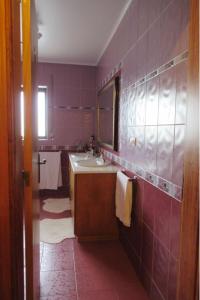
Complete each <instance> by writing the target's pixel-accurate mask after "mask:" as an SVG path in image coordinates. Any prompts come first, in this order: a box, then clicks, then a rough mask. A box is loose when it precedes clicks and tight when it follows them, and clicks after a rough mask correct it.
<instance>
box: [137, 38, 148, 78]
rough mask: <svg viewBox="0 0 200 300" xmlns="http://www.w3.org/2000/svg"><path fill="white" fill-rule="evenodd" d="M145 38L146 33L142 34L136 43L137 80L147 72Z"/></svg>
mask: <svg viewBox="0 0 200 300" xmlns="http://www.w3.org/2000/svg"><path fill="white" fill-rule="evenodd" d="M147 38H148V35H147V34H145V35H143V36H142V37H141V39H140V40H139V41H138V43H137V45H136V53H137V80H139V79H141V78H142V77H144V76H145V75H146V72H147Z"/></svg>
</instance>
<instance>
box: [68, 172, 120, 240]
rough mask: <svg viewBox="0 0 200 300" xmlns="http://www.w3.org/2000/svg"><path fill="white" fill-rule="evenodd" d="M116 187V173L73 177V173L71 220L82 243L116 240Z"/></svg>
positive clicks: (71, 182) (73, 175) (71, 175)
mask: <svg viewBox="0 0 200 300" xmlns="http://www.w3.org/2000/svg"><path fill="white" fill-rule="evenodd" d="M115 183H116V174H115V173H98V174H88V173H84V174H74V173H73V171H72V169H71V170H70V195H71V201H72V217H73V219H74V230H75V235H76V236H77V238H78V239H79V240H82V241H83V240H88V241H89V240H108V239H116V238H117V236H118V234H117V233H118V231H117V221H116V216H115Z"/></svg>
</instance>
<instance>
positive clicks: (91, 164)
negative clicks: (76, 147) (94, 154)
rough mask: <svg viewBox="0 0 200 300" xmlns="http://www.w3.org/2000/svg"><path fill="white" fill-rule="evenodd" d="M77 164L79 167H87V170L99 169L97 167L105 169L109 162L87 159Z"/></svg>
mask: <svg viewBox="0 0 200 300" xmlns="http://www.w3.org/2000/svg"><path fill="white" fill-rule="evenodd" d="M77 164H78V165H79V166H81V167H88V168H99V167H106V166H108V165H110V162H109V161H103V160H102V159H87V160H84V159H82V160H78V161H77Z"/></svg>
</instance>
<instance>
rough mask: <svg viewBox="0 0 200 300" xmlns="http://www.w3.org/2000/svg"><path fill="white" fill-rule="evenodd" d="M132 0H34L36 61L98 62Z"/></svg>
mask: <svg viewBox="0 0 200 300" xmlns="http://www.w3.org/2000/svg"><path fill="white" fill-rule="evenodd" d="M131 1H132V0H37V2H36V5H37V14H38V27H39V32H40V33H41V34H42V37H41V38H40V39H39V41H38V47H39V49H38V50H39V61H40V62H51V63H64V64H67V63H68V64H81V65H97V63H98V61H99V59H100V57H101V55H102V54H103V52H104V50H105V49H106V47H107V45H108V43H109V41H110V40H111V38H112V36H113V34H114V32H115V31H116V28H117V27H118V25H119V23H120V21H121V19H122V17H123V16H124V14H125V12H126V10H127V8H128V6H129V4H130V2H131Z"/></svg>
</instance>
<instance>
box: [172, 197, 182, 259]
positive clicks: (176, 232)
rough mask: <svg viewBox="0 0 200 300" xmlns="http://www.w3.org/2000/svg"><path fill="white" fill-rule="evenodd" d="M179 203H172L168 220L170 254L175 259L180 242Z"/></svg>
mask: <svg viewBox="0 0 200 300" xmlns="http://www.w3.org/2000/svg"><path fill="white" fill-rule="evenodd" d="M180 221H181V203H180V202H178V201H172V212H171V219H170V252H171V255H173V257H175V258H176V259H177V258H178V256H179V242H180V229H181V226H180Z"/></svg>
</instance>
